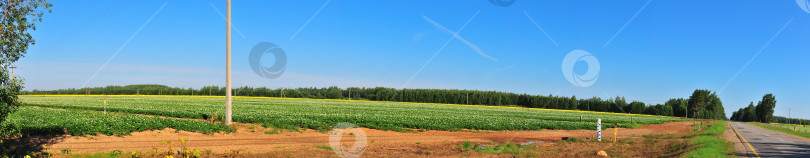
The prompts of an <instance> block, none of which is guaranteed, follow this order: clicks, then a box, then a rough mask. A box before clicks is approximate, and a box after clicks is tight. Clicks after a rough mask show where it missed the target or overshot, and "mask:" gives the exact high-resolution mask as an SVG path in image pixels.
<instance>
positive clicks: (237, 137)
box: [46, 122, 692, 157]
mask: <svg viewBox="0 0 810 158" xmlns="http://www.w3.org/2000/svg"><path fill="white" fill-rule="evenodd" d="M691 123H692V122H670V123H665V124H658V125H645V126H642V127H639V128H634V129H624V128H619V129H618V137H619V140H625V139H627V138H636V139H637V140H641V139H643V137H642V136H643V135H650V134H663V135H667V134H679V133H687V132H689V131H690V126H689V125H690V124H691ZM235 126H236V127H237V132H235V133H228V134H223V133H220V134H213V135H205V134H200V133H192V132H186V131H176V130H174V129H163V130H158V131H144V132H136V133H132V135H130V136H123V137H117V136H103V135H102V136H61V137H58V138H57V139H54V138H50V139H51V140H56V141H53V142H50V143H48V145H47V146H48V148H47V150H46V151H47V152H51V153H59V152H60V150H61V149H70V150H71V153H74V154H75V153H97V152H110V151H114V150H121V151H124V152H125V153H129V152H131V151H140V152H150V151H155V150H158V151H166V150H168V149H169V148H170V147H171V148H172V149H174V150H179V149H180V146H181V144H180V138H185V139H188V142H187V143H186V147H187V148H191V149H198V150H201V151H205V150H210V152H211V153H219V154H234V153H241V154H248V155H251V154H253V155H256V154H258V155H261V156H262V157H266V156H270V157H275V156H278V157H286V156H293V157H311V156H318V157H338V155H337V154H335V152H334V151H333V150H329V149H323V147H324V146H329V133H321V132H318V131H314V130H305V131H302V132H295V131H283V132H282V133H280V134H265V133H264V131H268V130H272V129H265V128H262V127H261V126H259V125H254V124H237V125H235ZM250 126H253V127H254V128H253V129H251V128H250ZM360 129H361V130H362V131H363V132H364V133H365V135H366V136H367V141H366V142H367V147H366V148H365V151H364V153H363V156H372V157H413V156H417V157H458V156H464V155H467V156H475V157H481V156H487V157H488V156H493V155H487V154H482V153H478V152H464V151H461V150H459V149H456V147H458V146H459V144H461V143H462V142H464V141H470V142H473V143H480V144H484V145H486V144H503V143H506V142H515V143H525V142H530V141H543V142H544V143H537V144H533V145H536V146H537V147H539V148H540V150H539V151H548V152H545V153H547V154H550V155H543V156H542V157H567V156H577V157H582V156H595V153H596V152H598V151H599V150H606V151H608V152H609V153H610V152H614V153H615V152H621V153H623V154H628V153H630V154H634V155H629V156H631V157H633V156H644V155H646V154H645V153H646V152H649V153H648V154H661V152H660V151H664V150H666V148H667V145H669V144H671V143H674V142H658V140H655V142H651V143H650V142H648V143H647V144H646V145H645V144H644V143H633V142H629V143H628V142H625V143H624V144H622V143H619V144H611V143H598V142H595V141H582V142H583V143H563V142H562V141H561V138H562V137H574V138H579V139H582V140H592V139H594V138H595V137H596V131H595V130H540V131H484V132H450V131H434V130H430V131H423V132H416V133H402V132H394V131H381V130H375V129H367V128H360ZM613 131H614V129H613V128H609V129H603V137H602V138H603V141H604V142H609V141H610V140H611V139H612V138H613ZM358 135H359V134H358ZM164 141H168V142H170V144H169V145H166V144H164V143H163V142H164ZM646 141H650V140H649V139H647V140H646ZM340 142H341V144H342V145H343V146H346V147H347V148H348V147H351V146H353V145H354V143H355V136H353V135H349V134H345V135H343V137H342V138H341V141H340ZM549 142H555V143H549ZM585 142H590V143H585ZM651 144H652V145H651ZM319 146H320V147H319ZM638 148H642V149H644V148H655V149H652V150H649V151H645V150H636V149H638ZM653 150H655V151H653ZM559 151H566V152H559ZM541 153H543V152H541ZM625 156H628V155H625ZM656 156H657V155H656Z"/></svg>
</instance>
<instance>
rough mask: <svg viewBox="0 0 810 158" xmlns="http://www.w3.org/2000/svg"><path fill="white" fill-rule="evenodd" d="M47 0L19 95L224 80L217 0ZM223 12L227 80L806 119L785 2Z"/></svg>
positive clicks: (456, 2) (520, 2)
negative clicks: (769, 111)
mask: <svg viewBox="0 0 810 158" xmlns="http://www.w3.org/2000/svg"><path fill="white" fill-rule="evenodd" d="M52 2H53V3H54V7H53V13H51V14H47V15H45V16H44V18H43V20H44V22H43V23H41V24H39V25H38V27H37V30H36V31H34V32H33V34H34V37H35V38H36V39H37V43H36V45H34V46H33V47H31V49H30V50H29V53H28V54H27V57H25V58H23V59H21V60H20V61H19V62H18V63H16V65H17V66H18V67H20V68H19V69H17V71H16V72H17V74H18V75H20V76H22V77H24V78H25V79H26V89H27V90H33V89H59V88H79V87H82V86H91V87H92V86H105V85H127V84H145V83H155V84H165V85H169V86H177V87H195V88H198V87H201V86H204V85H220V86H224V82H225V59H224V57H225V31H226V30H225V20H224V18H223V17H222V16H220V14H219V13H218V12H217V10H216V9H218V10H219V11H220V12H222V13H223V14H224V12H225V2H224V1H196V0H194V1H192V0H189V1H131V0H117V1H65V0H54V1H52ZM232 13H233V26H235V27H234V28H235V29H233V40H232V41H233V49H232V50H233V71H234V74H233V76H234V81H233V85H234V86H243V85H248V86H268V87H310V86H316V87H323V86H333V85H335V86H340V87H347V86H356V87H363V86H365V87H376V86H385V87H393V88H403V87H405V88H452V89H478V90H496V91H506V92H516V93H529V94H542V95H548V94H553V95H562V96H570V95H576V96H577V97H578V98H586V97H591V96H598V97H602V98H608V97H615V96H617V95H620V96H625V97H627V99H629V100H638V101H643V102H646V103H653V104H655V103H663V102H664V101H666V100H667V99H669V98H676V97H688V96H689V95H690V94H691V93H692V91H694V90H695V89H709V90H713V91H719V96H720V97H721V99H722V100H723V103H724V105H725V107H726V112H727V115H729V116H730V113H731V111H733V110H737V109H738V108H740V107H743V106H747V105H748V103H749V102H750V101H757V100H760V99H761V97H762V95H763V94H766V93H774V94H775V95H776V97H777V100H778V102H777V109H776V115H785V116H786V115H787V111H788V107H791V108H792V109H793V110H794V111H793V114H794V115H793V116H801V117H804V118H810V113H809V112H810V107H808V106H807V103H808V102H810V96H808V94H810V83H809V82H807V81H810V73H808V72H809V71H808V70H810V69H809V68H810V62H807V61H808V59H810V53H808V50H810V31H808V28H810V13H808V12H806V11H805V10H803V9H802V8H800V7H799V5H798V4H797V2H796V1H794V0H779V1H761V0H743V1H705V0H682V1H663V0H655V1H648V0H632V1H631V0H628V1H533V0H516V1H515V3H513V4H512V5H508V6H500V5H496V4H494V3H491V2H490V1H489V0H443V1H413V0H402V1H380V0H363V1H349V0H331V1H330V0H311V1H276V0H273V1H234V2H233V11H232ZM527 15H528V16H527ZM530 17H531V18H530ZM150 18H151V20H150ZM532 20H534V22H536V24H537V25H535V23H533V22H532ZM467 22H469V23H467ZM465 23H467V25H465ZM538 26H539V27H538ZM462 27H463V28H464V29H463V30H461V31H460V32H459V29H461V28H462ZM139 28H142V29H139ZM443 28H446V29H443ZM541 28H542V29H541ZM448 30H450V31H452V32H458V34H457V35H458V36H459V37H460V38H455V37H454V36H453V35H454V34H453V33H451V32H450V31H448ZM780 30H781V32H780ZM448 39H450V42H449V43H447V45H446V46H445V43H446V42H447V41H448ZM460 39H464V40H463V41H462V40H460ZM259 42H272V43H275V44H277V45H279V46H280V47H281V48H282V49H283V50H284V51H285V52H286V54H287V57H288V60H287V63H288V64H287V65H286V71H285V72H284V74H283V75H282V76H281V77H280V78H277V79H265V78H261V77H259V76H258V75H256V74H254V73H253V71H252V69H251V68H250V66H249V65H248V54H249V52H250V50H251V49H252V47H253V46H254V45H256V44H257V43H259ZM443 46H444V47H443ZM475 48H477V49H478V50H476V49H475ZM439 50H441V51H439ZM573 50H584V51H587V52H590V53H591V54H592V55H593V56H594V57H596V58H597V59H598V61H599V63H600V65H599V66H600V71H599V77H598V79H597V80H596V82H595V83H594V84H593V85H591V86H588V87H577V86H575V85H574V84H571V83H569V82H568V81H567V80H566V78H565V77H564V76H563V73H562V70H561V65H562V61H563V58H564V57H565V56H566V54H568V53H569V52H571V51H573ZM760 50H761V51H760ZM437 52H438V53H437ZM434 54H435V57H434V58H432V57H433V56H434ZM431 58H432V60H430V59H431ZM270 59H272V57H268V58H267V59H263V61H264V62H266V64H272V62H269V63H267V61H271V60H270ZM107 61H109V62H107ZM428 61H429V62H428ZM749 61H750V63H749ZM105 63H107V64H105ZM426 63H427V64H426ZM747 63H748V64H747ZM423 66H424V68H423V69H421V71H419V70H420V68H422V67H423ZM743 68H744V69H743ZM586 71H588V69H587V64H584V63H582V62H580V63H577V65H575V72H576V73H578V74H584V73H585V72H586ZM96 72H98V73H96ZM417 72H418V73H417ZM738 72H739V74H738ZM94 74H96V75H94ZM735 74H738V75H736V77H734V76H735ZM411 78H412V80H411ZM724 85H727V86H724ZM723 87H725V88H723ZM721 89H722V91H721Z"/></svg>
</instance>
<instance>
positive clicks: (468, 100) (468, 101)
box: [467, 93, 470, 105]
mask: <svg viewBox="0 0 810 158" xmlns="http://www.w3.org/2000/svg"><path fill="white" fill-rule="evenodd" d="M467 105H470V93H467Z"/></svg>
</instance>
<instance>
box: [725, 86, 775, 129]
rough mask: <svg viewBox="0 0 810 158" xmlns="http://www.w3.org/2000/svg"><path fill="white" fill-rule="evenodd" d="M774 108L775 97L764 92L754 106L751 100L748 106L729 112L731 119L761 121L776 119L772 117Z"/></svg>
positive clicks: (766, 121) (767, 121)
mask: <svg viewBox="0 0 810 158" xmlns="http://www.w3.org/2000/svg"><path fill="white" fill-rule="evenodd" d="M774 108H776V97H775V96H773V94H770V93H769V94H765V95H764V96H762V100H760V101H759V102H757V105H756V106H754V102H751V103H749V104H748V107H745V108H740V109H739V110H737V111H734V112H733V113H731V120H735V121H745V122H763V123H769V122H771V121H778V120H774V118H776V117H774V116H773V109H774ZM782 118H784V117H782ZM785 119H786V118H785ZM780 122H781V121H780Z"/></svg>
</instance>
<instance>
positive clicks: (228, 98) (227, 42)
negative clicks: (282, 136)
mask: <svg viewBox="0 0 810 158" xmlns="http://www.w3.org/2000/svg"><path fill="white" fill-rule="evenodd" d="M227 3H228V5H227V8H228V9H226V10H227V11H226V12H228V13H227V16H226V18H225V19H226V21H227V22H226V23H227V24H226V26H225V29H226V30H227V31H226V32H225V125H231V105H232V103H233V102H232V101H233V100H232V99H233V98H231V0H228V2H227Z"/></svg>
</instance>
